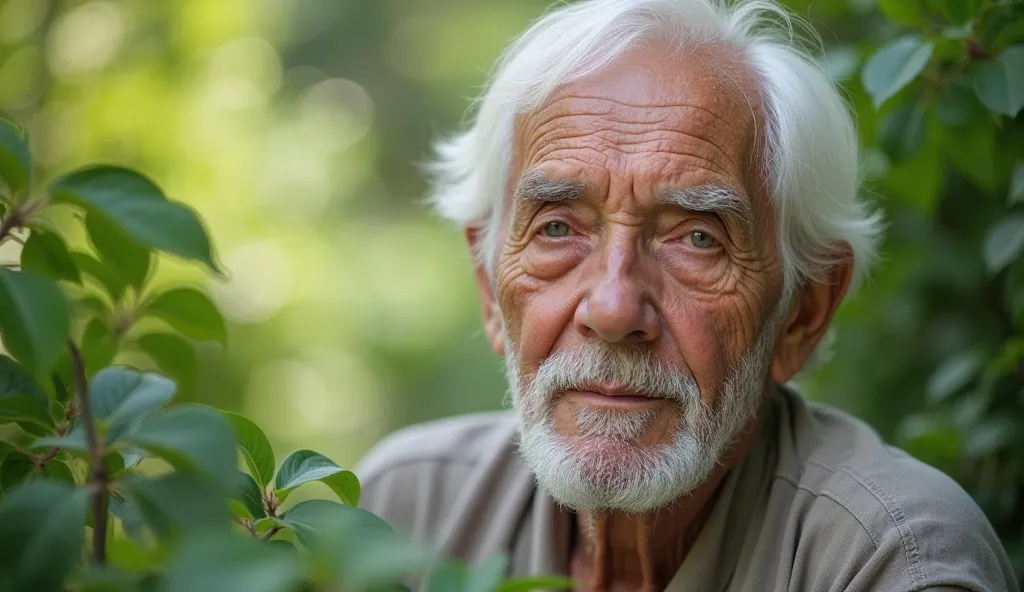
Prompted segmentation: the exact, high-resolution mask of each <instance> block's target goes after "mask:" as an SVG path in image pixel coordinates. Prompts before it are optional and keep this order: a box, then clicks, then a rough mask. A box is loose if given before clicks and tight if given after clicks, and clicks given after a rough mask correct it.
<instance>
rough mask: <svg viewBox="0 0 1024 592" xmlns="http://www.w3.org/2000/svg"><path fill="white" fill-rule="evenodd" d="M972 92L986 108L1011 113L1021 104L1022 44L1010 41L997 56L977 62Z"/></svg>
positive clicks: (1023, 96)
mask: <svg viewBox="0 0 1024 592" xmlns="http://www.w3.org/2000/svg"><path fill="white" fill-rule="evenodd" d="M974 92H976V93H978V98H979V99H981V102H982V103H984V104H985V106H986V107H988V108H989V109H991V110H993V111H996V112H999V113H1002V114H1004V115H1008V116H1010V117H1015V116H1016V115H1017V112H1019V111H1020V110H1021V107H1024V45H1011V46H1010V47H1007V48H1006V49H1005V50H1003V53H1001V54H1000V55H999V58H998V59H996V60H993V61H991V62H985V63H982V64H979V65H978V67H977V69H975V71H974Z"/></svg>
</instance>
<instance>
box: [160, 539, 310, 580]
mask: <svg viewBox="0 0 1024 592" xmlns="http://www.w3.org/2000/svg"><path fill="white" fill-rule="evenodd" d="M301 568H302V564H301V563H300V558H299V557H298V556H297V555H296V554H295V553H290V552H288V551H287V550H284V549H281V548H279V547H277V546H275V545H267V544H262V543H259V542H257V541H254V540H252V539H250V538H247V537H239V536H230V535H229V534H226V533H225V534H219V535H215V536H214V535H205V536H203V537H196V538H190V539H187V540H185V541H184V542H183V544H182V545H181V549H180V550H179V552H178V554H177V556H176V557H174V558H173V559H172V560H171V563H170V565H169V566H168V568H167V575H166V579H165V581H164V582H163V586H162V587H161V588H160V590H161V592H195V591H196V590H224V591H233V590H239V591H241V590H245V591H246V592H290V591H292V590H295V589H296V588H295V586H296V584H297V583H298V580H299V576H300V575H301Z"/></svg>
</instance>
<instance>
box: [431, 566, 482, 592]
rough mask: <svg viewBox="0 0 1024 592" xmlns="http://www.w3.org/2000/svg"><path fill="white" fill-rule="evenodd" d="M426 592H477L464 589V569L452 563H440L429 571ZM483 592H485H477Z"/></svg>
mask: <svg viewBox="0 0 1024 592" xmlns="http://www.w3.org/2000/svg"><path fill="white" fill-rule="evenodd" d="M427 592H478V591H476V590H472V591H471V590H470V589H469V588H467V587H466V567H465V566H463V565H461V564H459V563H455V562H452V561H448V562H444V563H441V564H440V565H437V566H436V567H434V569H432V570H430V576H429V577H428V578H427ZM479 592H485V591H479Z"/></svg>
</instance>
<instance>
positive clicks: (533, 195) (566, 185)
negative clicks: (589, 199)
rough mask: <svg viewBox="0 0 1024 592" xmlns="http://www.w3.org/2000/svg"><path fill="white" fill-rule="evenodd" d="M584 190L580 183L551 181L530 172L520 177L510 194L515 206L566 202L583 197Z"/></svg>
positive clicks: (559, 180)
mask: <svg viewBox="0 0 1024 592" xmlns="http://www.w3.org/2000/svg"><path fill="white" fill-rule="evenodd" d="M585 189H586V185H584V184H583V182H581V181H567V180H563V179H552V178H550V177H547V176H545V175H544V173H542V172H540V171H530V172H527V173H525V174H524V175H523V176H522V177H520V179H519V182H518V183H516V188H515V191H513V192H512V200H513V203H515V204H521V203H523V202H526V201H529V200H537V201H566V200H570V199H579V198H580V197H583V191H584V190H585Z"/></svg>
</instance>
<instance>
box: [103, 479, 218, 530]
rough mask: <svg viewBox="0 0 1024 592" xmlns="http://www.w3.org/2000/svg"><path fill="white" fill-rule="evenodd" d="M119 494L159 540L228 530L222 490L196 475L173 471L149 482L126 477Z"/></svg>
mask: <svg viewBox="0 0 1024 592" xmlns="http://www.w3.org/2000/svg"><path fill="white" fill-rule="evenodd" d="M231 477H232V479H234V477H235V474H232V475H231ZM122 491H123V492H124V494H125V495H126V496H127V498H128V499H129V500H130V501H131V502H132V504H134V507H135V508H136V509H137V510H138V514H139V515H140V516H141V517H142V519H143V521H144V522H145V524H146V525H147V526H148V527H149V528H151V529H152V530H153V531H154V532H155V533H156V534H157V535H159V536H161V537H166V536H169V535H171V534H173V533H177V532H187V531H212V530H228V529H229V528H230V526H231V512H230V511H229V510H228V504H227V498H226V497H224V495H223V493H224V490H223V489H222V488H221V486H220V485H218V484H216V483H214V482H213V481H212V480H211V479H210V478H209V477H207V476H204V475H201V474H199V473H187V472H179V471H175V472H173V473H168V474H166V475H161V476H159V477H152V478H144V477H140V476H138V475H129V476H128V477H125V478H124V479H122Z"/></svg>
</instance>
